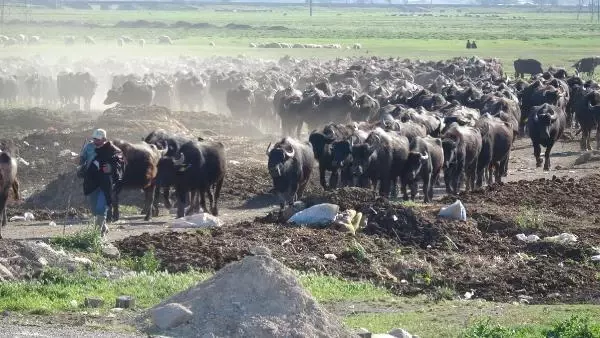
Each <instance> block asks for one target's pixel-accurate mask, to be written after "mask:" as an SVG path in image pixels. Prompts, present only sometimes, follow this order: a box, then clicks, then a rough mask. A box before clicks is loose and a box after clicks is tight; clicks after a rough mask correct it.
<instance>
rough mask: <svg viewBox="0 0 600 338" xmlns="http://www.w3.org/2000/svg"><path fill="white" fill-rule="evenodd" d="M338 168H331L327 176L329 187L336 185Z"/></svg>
mask: <svg viewBox="0 0 600 338" xmlns="http://www.w3.org/2000/svg"><path fill="white" fill-rule="evenodd" d="M338 180H339V169H333V170H332V171H331V176H330V177H329V189H335V188H337V186H338Z"/></svg>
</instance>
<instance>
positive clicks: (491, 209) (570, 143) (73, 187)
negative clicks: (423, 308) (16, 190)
mask: <svg viewBox="0 0 600 338" xmlns="http://www.w3.org/2000/svg"><path fill="white" fill-rule="evenodd" d="M142 113H143V114H142ZM163 113H164V112H161V111H151V112H148V111H143V112H140V111H135V110H134V111H128V110H116V111H111V112H110V114H106V115H104V116H102V117H100V119H99V120H98V122H97V123H91V122H89V121H88V122H81V121H79V122H78V121H74V122H71V123H70V125H69V129H68V130H67V131H65V130H62V131H61V130H58V129H50V130H48V129H47V128H46V129H45V130H44V131H39V129H44V128H41V127H39V126H37V125H36V128H38V131H37V132H33V131H31V132H29V133H28V132H26V131H25V130H26V129H27V128H26V127H28V126H22V128H21V129H22V130H24V131H23V132H21V133H20V134H19V137H18V138H15V137H11V139H12V141H14V142H15V143H16V144H18V145H19V150H20V154H21V156H22V157H24V158H25V159H26V160H28V161H30V162H31V165H30V166H29V167H26V166H22V167H21V168H22V169H20V176H21V181H22V189H23V190H24V191H25V193H24V195H25V196H26V197H28V200H27V201H26V202H25V203H23V204H20V205H13V207H12V208H11V209H10V210H9V214H10V215H14V214H21V213H22V212H24V211H33V212H34V214H35V215H36V216H38V221H35V222H30V223H23V222H21V223H9V226H8V227H7V228H5V229H3V235H4V236H6V237H7V238H22V239H25V238H47V237H51V236H54V235H57V234H62V233H63V229H64V231H65V232H67V233H69V232H74V231H76V230H77V229H79V228H81V227H82V224H83V223H85V219H86V215H85V207H86V205H85V202H84V199H83V195H82V193H81V186H80V185H81V182H80V181H79V180H78V179H76V178H74V177H73V168H74V164H73V163H72V160H70V159H69V158H68V157H67V158H64V157H59V156H58V153H59V152H60V151H61V150H64V149H66V148H69V149H71V150H75V151H76V152H77V151H78V147H80V145H81V143H82V141H83V139H84V138H85V137H87V136H88V135H89V134H90V132H91V128H92V127H93V126H101V127H105V128H107V130H108V131H109V137H117V138H124V139H126V140H129V141H134V142H135V141H137V140H139V138H140V137H142V136H144V135H146V134H147V133H148V132H149V131H150V130H151V129H153V128H164V129H167V130H169V131H177V132H184V133H187V134H189V135H201V136H203V137H205V138H209V139H213V140H218V141H220V142H223V143H224V144H225V146H226V156H227V160H228V173H227V178H226V182H225V185H224V188H223V192H222V199H221V208H220V213H221V219H222V221H223V222H224V224H225V225H224V227H223V228H221V229H215V230H211V231H202V232H200V233H194V232H195V231H193V230H192V231H186V230H179V229H178V230H177V231H176V232H172V233H171V232H166V233H160V232H162V231H164V230H166V226H165V225H166V223H167V222H168V221H169V220H170V219H173V216H172V215H169V214H167V211H166V210H164V209H162V210H161V216H160V217H158V218H155V219H153V220H152V221H151V222H144V221H143V220H142V219H141V216H139V215H132V214H130V215H128V216H127V217H124V219H123V220H122V221H121V222H119V223H117V224H112V225H111V232H110V233H109V240H111V241H117V243H118V246H119V247H120V248H121V250H122V251H123V252H125V253H127V254H134V255H135V254H141V253H142V252H143V251H144V250H146V249H147V248H149V247H150V246H153V247H154V248H156V250H157V254H158V255H159V258H161V259H162V262H163V265H164V267H165V268H167V269H169V270H171V271H181V270H185V269H187V268H188V267H197V268H203V269H218V268H220V267H221V266H222V265H223V264H226V263H227V262H229V261H232V260H235V259H239V258H240V257H242V256H243V255H246V254H247V253H248V249H249V248H250V247H252V246H255V245H266V246H268V247H269V248H271V250H272V251H273V252H274V255H275V256H276V257H277V258H279V259H281V260H282V261H283V262H285V263H286V264H287V265H288V266H291V267H294V268H296V269H299V270H303V271H320V272H323V273H327V274H334V275H340V276H343V277H346V278H352V279H359V278H368V279H372V280H375V281H377V282H379V283H381V284H383V285H386V286H388V287H390V288H391V289H393V290H395V291H397V292H398V293H404V294H416V293H421V292H430V291H433V290H435V288H436V287H440V286H449V287H451V288H453V289H455V290H456V291H457V292H458V293H459V294H460V293H464V292H465V291H469V290H471V289H474V290H476V295H477V297H483V298H486V299H494V300H516V299H517V298H518V296H519V295H522V294H524V295H528V296H532V297H534V298H533V300H532V301H533V302H539V303H551V302H554V301H564V302H594V299H595V301H597V300H598V299H600V298H599V296H600V295H599V294H598V290H600V288H599V285H598V280H597V278H595V273H596V272H595V271H596V270H595V268H594V266H593V264H592V263H590V261H589V257H590V256H591V255H592V254H593V253H592V251H591V249H590V248H591V247H592V246H599V245H600V231H599V230H598V227H597V223H598V220H600V213H598V211H594V209H593V208H592V206H594V205H598V204H599V195H598V191H600V190H599V189H598V188H600V187H598V185H599V183H598V182H599V181H600V178H599V177H598V176H594V177H591V178H587V179H585V180H583V181H579V180H578V179H579V178H581V177H585V176H588V175H590V174H594V173H597V172H598V167H599V166H600V162H589V163H584V164H582V165H576V166H574V165H573V163H574V162H575V159H576V158H577V157H579V155H580V153H579V151H578V149H579V143H578V140H569V137H567V139H566V140H563V141H562V142H560V143H559V144H558V145H557V146H556V147H555V149H554V152H553V154H552V170H551V171H550V172H543V171H542V170H541V169H538V168H535V160H534V158H533V154H532V148H531V145H530V143H529V140H528V139H520V140H517V141H516V142H515V145H514V151H513V153H512V156H511V163H510V167H509V175H508V177H507V179H506V181H507V182H515V183H509V184H505V185H503V186H497V185H495V186H493V187H489V188H485V189H484V190H482V191H479V192H473V193H471V194H467V195H462V196H460V199H461V200H462V201H463V202H464V203H465V205H466V208H467V213H468V216H469V221H468V222H467V223H459V222H444V221H441V220H438V219H437V218H436V214H437V212H438V211H439V208H440V207H441V206H443V205H445V204H448V203H451V202H453V201H454V198H449V197H445V198H443V195H442V194H443V188H436V195H437V197H436V199H435V200H436V203H434V204H432V205H430V206H424V207H418V208H416V209H415V210H411V209H404V208H403V207H400V206H397V205H388V204H387V203H386V202H385V201H380V202H378V203H376V204H375V205H374V206H373V202H372V201H370V197H369V196H371V194H370V193H365V194H364V196H366V197H364V198H363V199H362V201H361V198H357V195H356V193H355V192H352V193H348V192H345V191H339V192H337V193H334V194H333V195H332V194H324V193H323V191H322V189H321V188H320V186H318V177H317V176H318V174H316V175H314V176H313V177H312V179H311V183H310V184H309V187H308V191H307V195H308V196H311V197H310V198H309V202H312V203H316V202H319V201H324V200H330V201H333V202H336V203H340V205H342V207H355V208H358V209H364V210H362V211H364V212H366V213H371V214H369V216H370V218H369V219H370V224H369V226H368V227H367V229H366V230H365V232H364V234H360V235H359V236H358V237H357V241H358V242H359V243H360V244H361V245H362V246H363V247H364V249H365V252H366V258H365V259H357V258H356V256H355V255H354V254H352V250H349V248H351V247H352V246H354V243H353V240H352V239H351V238H349V237H347V236H346V235H345V234H342V233H339V232H336V231H333V230H315V229H305V228H303V229H297V228H286V227H282V226H280V225H276V224H272V223H270V222H267V223H266V224H265V223H264V222H265V218H264V216H265V215H266V214H267V213H268V212H269V211H270V210H271V209H272V207H273V205H274V204H275V203H274V202H275V200H274V199H273V197H272V196H270V195H269V194H268V191H269V189H270V188H271V182H270V179H269V177H268V173H267V171H266V170H265V155H264V150H265V149H266V147H267V144H268V143H269V142H271V141H274V140H276V139H277V137H276V136H265V135H262V134H261V133H260V132H258V131H257V130H255V129H252V128H248V127H247V126H241V125H239V123H237V124H236V123H235V122H232V121H229V120H227V119H226V118H221V117H219V116H215V115H211V114H206V113H200V114H198V113H196V114H195V115H194V114H193V113H172V114H171V115H170V118H169V121H164V120H162V121H161V120H160V119H156V118H155V117H156V116H160V114H163ZM0 114H1V112H0ZM153 118H154V120H153ZM15 123H17V124H18V120H16V122H15ZM15 129H18V128H16V127H15ZM21 129H20V130H21ZM240 135H241V136H240ZM23 141H26V142H27V144H28V145H24V142H23ZM53 142H58V143H59V146H55V145H54V143H53ZM36 147H37V148H36ZM557 168H558V169H557ZM316 173H318V171H316ZM553 176H557V177H558V178H559V180H552V177H553ZM563 176H568V178H565V179H563V178H562V177H563ZM569 178H573V179H574V181H571V180H569ZM541 179H545V180H541ZM324 196H325V197H324ZM361 196H362V195H361ZM141 197H142V194H141V193H139V192H137V191H131V192H128V193H127V194H126V196H124V198H123V200H124V204H129V205H135V206H140V205H141ZM371 207H373V208H371ZM525 207H528V208H533V209H534V210H535V212H536V213H539V214H542V215H543V222H542V225H540V226H539V227H538V228H535V229H523V228H522V227H521V226H520V225H518V224H516V222H515V218H516V217H517V216H518V215H519V213H520V212H522V209H523V208H525ZM71 208H73V209H71ZM372 210H375V211H376V212H377V214H374V213H373V211H372ZM257 218H259V219H260V220H261V221H260V222H258V221H255V219H257ZM50 219H52V220H55V222H56V223H57V224H58V226H56V227H50V226H48V222H49V220H50ZM394 219H396V220H394ZM65 224H66V225H67V226H65V227H64V228H63V225H65ZM69 225H71V226H69ZM181 232H189V234H183V233H181ZM521 232H525V233H526V234H530V233H535V234H537V235H539V236H540V237H543V236H550V235H557V234H560V233H561V232H572V233H574V234H575V235H577V236H579V242H578V243H577V244H575V245H572V246H562V245H559V244H548V243H534V244H525V243H524V242H520V241H518V240H517V239H516V238H515V235H516V234H517V233H521ZM137 235H139V236H137ZM326 253H334V254H335V255H336V256H337V257H338V259H337V260H335V261H331V260H326V259H324V258H323V255H324V254H326ZM402 280H406V282H403V281H402Z"/></svg>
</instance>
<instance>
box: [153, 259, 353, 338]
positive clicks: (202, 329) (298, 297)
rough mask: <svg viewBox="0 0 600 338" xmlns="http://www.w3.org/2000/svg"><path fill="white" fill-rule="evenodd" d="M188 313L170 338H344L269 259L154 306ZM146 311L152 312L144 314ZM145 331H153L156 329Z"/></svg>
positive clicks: (239, 266) (239, 265)
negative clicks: (173, 305)
mask: <svg viewBox="0 0 600 338" xmlns="http://www.w3.org/2000/svg"><path fill="white" fill-rule="evenodd" d="M169 303H179V304H181V305H183V306H185V307H186V308H188V309H189V310H191V312H192V313H193V314H192V318H191V320H189V321H188V322H187V323H184V324H182V325H179V326H177V327H175V328H173V329H170V330H164V332H161V333H162V334H167V335H169V336H175V337H191V336H195V337H204V336H211V337H349V336H351V334H350V332H348V331H347V330H346V329H345V328H344V327H343V326H342V324H341V323H340V322H339V320H338V319H337V318H336V317H334V316H333V315H332V314H330V313H328V312H327V311H326V310H324V309H322V308H321V307H320V306H319V304H318V303H317V302H316V301H315V300H314V298H312V296H310V295H309V294H308V292H307V291H306V290H305V289H304V288H303V287H302V286H301V284H300V282H299V281H298V279H297V278H296V277H295V276H294V274H293V272H292V271H291V270H289V269H288V268H286V267H285V266H284V265H283V264H281V263H280V262H278V261H277V260H275V259H273V258H271V257H269V256H250V257H246V258H244V259H243V260H241V261H240V262H236V263H232V264H229V265H227V266H226V267H224V268H223V269H221V270H220V271H219V272H217V273H216V274H215V275H214V276H213V277H211V278H210V279H209V280H207V281H205V282H203V283H201V284H199V285H197V286H195V287H192V288H190V289H188V290H186V291H183V292H181V293H179V294H177V295H175V296H173V297H171V298H169V299H167V300H165V301H164V302H162V303H161V304H159V305H157V306H156V307H155V308H154V309H156V308H159V307H161V306H164V305H166V304H169ZM150 311H152V310H150ZM149 331H153V332H152V333H155V332H154V331H157V328H154V329H150V330H149Z"/></svg>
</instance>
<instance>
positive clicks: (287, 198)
mask: <svg viewBox="0 0 600 338" xmlns="http://www.w3.org/2000/svg"><path fill="white" fill-rule="evenodd" d="M266 154H267V157H268V163H267V168H268V170H269V174H270V176H271V178H272V179H273V188H274V191H275V193H276V194H277V196H278V197H279V199H280V206H281V209H282V210H283V208H285V206H286V205H292V204H293V203H294V202H295V201H296V200H297V199H299V198H301V197H302V194H303V193H304V189H306V184H307V183H308V180H309V178H310V175H311V173H312V168H313V163H314V159H313V157H314V154H313V150H312V147H311V146H310V145H309V144H306V143H301V142H299V141H297V140H295V139H293V138H291V137H285V138H283V139H281V140H280V141H279V142H277V143H275V145H273V148H271V144H270V143H269V145H268V146H267V151H266Z"/></svg>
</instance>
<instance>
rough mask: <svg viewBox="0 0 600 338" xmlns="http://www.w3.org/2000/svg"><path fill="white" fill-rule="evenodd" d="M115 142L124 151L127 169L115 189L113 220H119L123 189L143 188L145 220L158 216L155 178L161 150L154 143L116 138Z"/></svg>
mask: <svg viewBox="0 0 600 338" xmlns="http://www.w3.org/2000/svg"><path fill="white" fill-rule="evenodd" d="M113 144H114V145H115V146H117V147H118V148H119V149H121V151H122V152H123V156H124V159H125V170H124V173H123V179H122V180H120V181H119V182H118V183H117V184H115V187H114V189H113V193H114V197H113V205H112V207H113V208H112V217H111V220H112V221H118V220H119V216H120V214H119V194H120V193H121V191H122V190H123V189H142V190H143V191H144V197H145V198H144V207H143V209H142V211H143V212H144V213H145V215H146V216H145V218H144V220H146V221H149V220H150V219H151V217H152V216H158V199H156V200H155V191H156V189H155V188H156V186H155V178H156V172H157V165H158V160H159V159H160V156H161V152H160V151H159V150H158V148H157V147H156V146H155V145H153V144H148V143H140V144H132V143H129V142H125V141H122V140H114V141H113Z"/></svg>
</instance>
